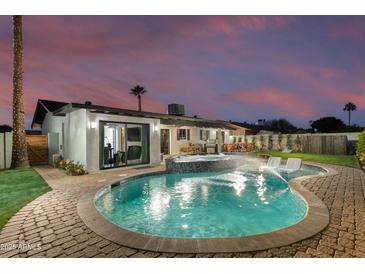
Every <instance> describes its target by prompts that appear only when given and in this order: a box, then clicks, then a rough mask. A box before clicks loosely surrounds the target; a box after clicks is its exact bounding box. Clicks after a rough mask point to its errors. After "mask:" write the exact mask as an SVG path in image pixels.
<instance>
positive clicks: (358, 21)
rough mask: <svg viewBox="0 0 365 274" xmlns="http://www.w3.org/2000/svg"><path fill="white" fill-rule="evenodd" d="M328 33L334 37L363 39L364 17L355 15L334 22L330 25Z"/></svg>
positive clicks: (364, 32) (364, 30) (364, 38)
mask: <svg viewBox="0 0 365 274" xmlns="http://www.w3.org/2000/svg"><path fill="white" fill-rule="evenodd" d="M329 33H330V35H331V36H332V37H334V38H349V39H352V40H354V41H364V40H365V37H364V35H365V25H364V18H363V17H355V19H353V20H351V21H347V22H341V23H338V24H334V25H332V26H331V27H330V31H329Z"/></svg>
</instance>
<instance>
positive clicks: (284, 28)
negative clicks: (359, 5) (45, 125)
mask: <svg viewBox="0 0 365 274" xmlns="http://www.w3.org/2000/svg"><path fill="white" fill-rule="evenodd" d="M23 31H24V34H23V35H24V71H25V73H24V91H25V110H26V122H27V126H28V127H29V125H30V122H31V120H32V117H33V112H34V109H35V104H36V101H37V99H38V98H43V99H52V100H60V101H66V102H71V101H72V102H84V101H86V100H90V101H92V102H93V103H95V104H101V105H109V106H114V107H123V108H130V109H136V107H137V101H136V98H135V97H133V96H132V95H129V89H130V88H131V87H132V86H133V85H136V84H141V85H143V86H145V87H146V89H147V90H148V93H147V94H146V95H145V96H143V100H142V104H143V109H144V110H149V111H156V112H165V111H166V105H167V104H168V103H171V102H177V103H182V104H185V109H186V111H187V113H188V114H189V115H195V114H196V115H198V116H200V117H206V118H213V119H224V120H236V121H249V122H254V121H256V120H257V119H260V118H264V119H270V118H281V117H283V118H287V119H288V120H289V121H291V122H292V123H294V124H295V125H297V126H302V127H309V124H308V121H309V120H313V119H317V118H319V117H321V116H337V117H339V118H341V119H343V120H344V121H347V113H345V112H343V111H342V108H343V105H344V104H345V103H346V102H348V101H352V102H353V103H355V104H356V105H357V107H358V111H356V112H355V113H354V114H353V120H352V121H353V123H357V124H360V125H365V50H364V49H365V16H360V17H359V16H358V17H355V16H338V17H336V16H279V17H275V16H263V17H260V16H259V17H256V16H63V17H60V16H25V17H24V20H23ZM0 60H1V61H0V92H1V98H0V124H3V123H7V124H11V101H12V82H11V81H12V25H11V17H9V16H0Z"/></svg>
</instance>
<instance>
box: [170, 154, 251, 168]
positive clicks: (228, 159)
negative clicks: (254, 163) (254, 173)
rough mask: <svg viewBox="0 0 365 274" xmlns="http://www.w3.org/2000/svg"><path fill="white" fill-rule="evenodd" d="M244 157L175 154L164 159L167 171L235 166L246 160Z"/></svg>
mask: <svg viewBox="0 0 365 274" xmlns="http://www.w3.org/2000/svg"><path fill="white" fill-rule="evenodd" d="M246 161H247V160H246V158H245V157H239V156H234V155H224V154H219V155H214V154H213V155H176V156H171V157H169V158H167V159H166V160H165V162H166V170H167V171H169V172H177V173H180V172H204V171H205V172H206V171H222V170H227V169H232V168H237V167H239V166H241V165H243V164H244V163H245V162H246Z"/></svg>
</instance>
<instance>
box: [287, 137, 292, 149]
mask: <svg viewBox="0 0 365 274" xmlns="http://www.w3.org/2000/svg"><path fill="white" fill-rule="evenodd" d="M286 147H287V148H288V149H292V148H293V142H292V140H291V135H290V134H288V135H286Z"/></svg>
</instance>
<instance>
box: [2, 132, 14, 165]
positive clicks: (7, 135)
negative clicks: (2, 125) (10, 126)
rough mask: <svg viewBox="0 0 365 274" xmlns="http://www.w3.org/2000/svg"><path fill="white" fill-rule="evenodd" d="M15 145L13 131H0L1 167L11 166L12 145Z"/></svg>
mask: <svg viewBox="0 0 365 274" xmlns="http://www.w3.org/2000/svg"><path fill="white" fill-rule="evenodd" d="M12 145H13V133H12V132H1V133H0V169H5V168H10V165H11V147H12Z"/></svg>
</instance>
